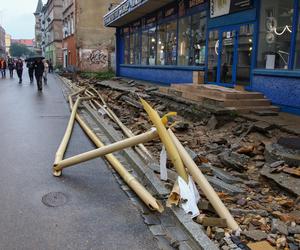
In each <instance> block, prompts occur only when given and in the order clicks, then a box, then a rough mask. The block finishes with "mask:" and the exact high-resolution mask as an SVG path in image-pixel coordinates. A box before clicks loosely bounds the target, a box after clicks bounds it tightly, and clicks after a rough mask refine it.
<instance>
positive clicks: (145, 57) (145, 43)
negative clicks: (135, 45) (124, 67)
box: [141, 30, 149, 65]
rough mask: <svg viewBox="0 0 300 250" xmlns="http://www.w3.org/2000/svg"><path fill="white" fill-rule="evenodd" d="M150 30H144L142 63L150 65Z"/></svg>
mask: <svg viewBox="0 0 300 250" xmlns="http://www.w3.org/2000/svg"><path fill="white" fill-rule="evenodd" d="M148 32H149V30H143V31H142V60H141V64H142V65H148V51H149V48H148V39H149V38H148Z"/></svg>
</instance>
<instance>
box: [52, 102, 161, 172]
mask: <svg viewBox="0 0 300 250" xmlns="http://www.w3.org/2000/svg"><path fill="white" fill-rule="evenodd" d="M75 107H76V104H75V106H74V108H75ZM157 137H158V134H157V132H156V129H153V130H150V131H148V132H146V133H144V134H141V135H137V136H135V137H131V138H127V139H125V140H122V141H118V142H115V143H112V144H110V145H107V146H103V147H101V148H98V149H94V150H91V151H89V152H86V153H82V154H79V155H76V156H73V157H70V158H68V159H64V160H61V161H59V162H55V164H54V166H53V169H54V170H56V171H61V170H62V169H64V168H67V167H70V166H73V165H75V164H79V163H82V162H86V161H89V160H92V159H95V158H97V157H101V156H104V155H106V154H110V153H113V152H117V151H120V150H123V149H125V148H129V147H133V146H135V145H137V144H139V143H145V142H149V141H151V140H154V139H155V138H157Z"/></svg>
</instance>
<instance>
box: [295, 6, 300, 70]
mask: <svg viewBox="0 0 300 250" xmlns="http://www.w3.org/2000/svg"><path fill="white" fill-rule="evenodd" d="M298 15H299V18H298V26H297V38H296V51H295V66H294V67H295V69H300V2H299V7H298Z"/></svg>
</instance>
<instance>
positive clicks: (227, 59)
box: [207, 24, 254, 87]
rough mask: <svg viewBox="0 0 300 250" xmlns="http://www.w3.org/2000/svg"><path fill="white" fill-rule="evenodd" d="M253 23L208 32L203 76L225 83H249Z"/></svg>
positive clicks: (210, 81)
mask: <svg viewBox="0 0 300 250" xmlns="http://www.w3.org/2000/svg"><path fill="white" fill-rule="evenodd" d="M253 28H254V25H253V24H244V25H239V26H234V27H230V28H222V29H217V30H211V31H210V32H209V42H208V43H209V45H208V62H207V79H208V82H209V83H215V84H219V85H224V86H228V87H234V86H237V85H242V86H247V85H249V84H250V73H251V67H252V61H253V60H252V57H253V52H252V51H253Z"/></svg>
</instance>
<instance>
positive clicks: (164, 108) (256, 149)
mask: <svg viewBox="0 0 300 250" xmlns="http://www.w3.org/2000/svg"><path fill="white" fill-rule="evenodd" d="M95 87H97V90H98V91H99V93H101V95H102V96H103V98H104V99H105V101H106V102H107V105H108V106H109V107H110V108H111V109H112V110H113V111H114V112H115V113H116V114H117V115H118V117H119V118H120V120H121V121H122V122H123V124H124V125H126V126H127V127H128V128H129V129H130V130H131V131H132V132H133V133H134V134H140V133H141V132H142V131H145V130H149V129H150V128H151V123H150V122H149V119H148V116H147V114H146V112H144V111H143V110H142V109H141V105H140V102H139V101H140V100H139V98H140V97H143V98H145V99H146V100H147V101H149V102H151V104H152V105H154V107H155V108H156V109H157V110H158V112H159V114H160V115H163V114H166V113H168V111H177V110H173V109H172V110H170V102H169V101H166V100H163V99H162V98H161V97H160V96H159V95H156V92H157V91H156V87H153V86H152V87H151V86H149V85H148V86H147V85H145V86H143V84H138V83H137V82H136V81H135V82H134V84H133V83H128V82H126V81H124V80H123V79H114V82H112V81H110V82H109V81H108V82H105V83H103V84H99V82H98V83H97V84H96V85H95ZM124 93H126V94H124ZM128 93H130V95H128ZM174 105H175V106H176V104H174V103H172V107H174ZM178 106H180V104H178ZM179 109H181V108H180V107H179ZM180 114H181V115H178V116H177V117H175V118H173V119H174V122H175V126H174V131H175V133H176V136H177V138H178V139H179V140H180V142H181V143H182V145H183V146H184V147H185V148H186V149H187V151H188V153H189V155H190V156H191V157H192V158H193V160H194V161H195V162H196V163H197V165H198V167H199V169H201V170H203V172H204V173H205V176H206V177H207V180H208V181H209V182H210V183H211V185H212V186H213V187H214V188H216V190H218V196H219V197H220V199H221V200H222V201H223V202H224V204H225V205H226V207H227V208H228V209H229V210H230V212H231V213H232V214H233V216H234V218H235V220H236V221H237V222H238V224H239V226H240V228H241V230H242V233H241V235H240V237H238V238H239V240H240V242H237V243H235V242H234V241H233V240H232V239H231V238H230V237H228V235H230V234H231V233H232V230H230V229H229V228H228V227H227V225H226V221H225V222H224V220H223V219H221V218H219V217H218V215H217V213H216V211H215V210H214V209H213V207H212V206H211V204H210V202H209V201H208V200H207V199H206V197H205V195H204V193H203V192H202V190H201V189H200V188H199V187H198V189H199V193H200V196H201V200H200V201H199V203H198V208H199V210H200V215H199V216H198V217H196V218H195V219H194V221H195V222H196V223H199V224H201V225H202V226H203V227H204V228H203V230H204V231H205V232H207V235H208V236H209V237H210V238H211V240H213V241H214V242H215V243H216V244H217V245H218V246H219V247H220V249H228V250H230V249H238V248H237V244H240V249H255V250H256V249H266V250H267V249H284V250H287V249H299V248H300V232H299V228H300V202H299V199H298V200H297V199H296V198H297V197H299V196H300V179H299V176H300V168H299V167H300V164H299V163H300V154H299V152H300V151H299V150H300V149H299V148H298V142H299V140H298V139H297V138H295V136H294V135H291V134H289V133H288V132H285V131H281V130H280V129H278V128H277V127H276V126H274V125H273V124H269V123H264V122H253V121H250V120H247V119H245V118H241V117H236V116H231V117H230V116H228V115H223V114H214V113H212V112H210V111H207V110H205V111H203V113H199V116H198V117H195V116H194V117H192V118H191V117H190V115H189V114H190V113H189V112H188V111H187V113H186V115H184V112H180ZM176 122H177V123H176ZM284 138H294V139H293V140H287V139H284ZM144 145H145V147H146V148H147V149H148V150H149V151H150V152H151V154H152V155H153V157H154V158H155V159H157V160H158V159H159V156H160V153H161V143H156V142H153V141H151V142H148V143H145V144H144ZM288 145H290V146H288ZM298 157H299V158H298ZM298 160H299V161H298ZM167 168H168V172H169V171H170V172H171V173H172V172H173V173H175V171H174V168H173V165H172V164H171V163H170V161H169V160H168V161H167ZM158 169H159V168H158ZM158 171H159V170H158ZM156 174H157V176H159V175H160V173H159V172H156ZM170 176H172V175H168V177H169V179H168V180H167V181H166V187H168V188H169V190H170V191H171V189H172V187H173V185H172V184H173V182H174V179H173V178H171V177H170ZM173 176H174V175H173ZM172 179H173V180H172ZM244 246H245V248H243V247H244ZM247 246H248V248H247Z"/></svg>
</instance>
